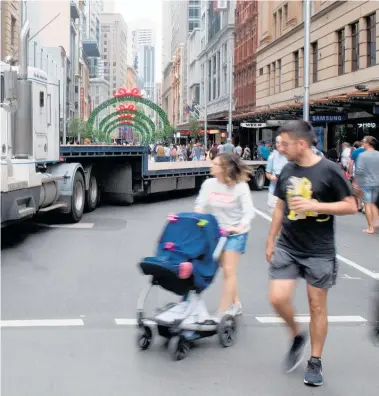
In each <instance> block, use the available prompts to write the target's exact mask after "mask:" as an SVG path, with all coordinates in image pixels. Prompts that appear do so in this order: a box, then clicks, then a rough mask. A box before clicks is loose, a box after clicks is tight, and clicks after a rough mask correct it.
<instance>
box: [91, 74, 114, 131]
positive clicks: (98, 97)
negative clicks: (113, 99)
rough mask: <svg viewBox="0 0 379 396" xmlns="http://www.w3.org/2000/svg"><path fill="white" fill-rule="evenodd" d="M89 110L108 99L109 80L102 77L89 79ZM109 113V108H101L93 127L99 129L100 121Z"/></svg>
mask: <svg viewBox="0 0 379 396" xmlns="http://www.w3.org/2000/svg"><path fill="white" fill-rule="evenodd" d="M90 97H91V107H90V111H92V110H93V109H94V108H96V107H97V106H99V105H100V104H101V103H103V102H105V101H106V100H108V99H109V82H108V81H107V80H105V78H103V77H95V78H91V80H90ZM109 113H110V109H109V108H106V109H104V110H102V111H101V112H100V113H99V115H98V117H96V121H95V128H96V129H99V124H100V122H101V121H102V120H103V119H104V118H105V117H106V116H107V115H109Z"/></svg>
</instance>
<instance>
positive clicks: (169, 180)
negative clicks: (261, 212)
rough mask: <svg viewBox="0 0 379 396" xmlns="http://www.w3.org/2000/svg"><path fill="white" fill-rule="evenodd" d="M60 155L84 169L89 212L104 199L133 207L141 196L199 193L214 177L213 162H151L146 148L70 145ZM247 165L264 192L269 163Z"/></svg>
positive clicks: (247, 162) (254, 162)
mask: <svg viewBox="0 0 379 396" xmlns="http://www.w3.org/2000/svg"><path fill="white" fill-rule="evenodd" d="M60 153H61V160H62V161H64V162H67V163H80V165H81V166H82V167H83V170H84V180H85V189H86V207H87V210H88V211H92V210H94V209H95V208H96V206H97V205H98V203H99V201H100V198H101V197H103V198H105V199H106V200H107V201H110V202H115V203H122V204H132V203H133V201H134V198H135V197H138V196H145V195H149V194H154V193H160V192H168V191H177V190H190V189H197V188H199V187H200V185H201V183H202V182H203V181H204V179H206V178H207V177H209V176H210V165H211V164H210V162H209V161H181V162H180V161H179V162H151V161H149V155H148V148H147V147H142V146H118V145H69V146H61V149H60ZM244 162H245V163H246V164H247V165H249V166H250V167H251V168H252V179H251V187H252V188H253V189H256V190H262V189H263V187H264V186H265V183H266V178H265V166H266V162H265V161H244Z"/></svg>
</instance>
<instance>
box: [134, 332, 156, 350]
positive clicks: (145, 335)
mask: <svg viewBox="0 0 379 396" xmlns="http://www.w3.org/2000/svg"><path fill="white" fill-rule="evenodd" d="M152 339H153V332H152V331H151V329H150V327H149V326H144V327H142V328H140V329H139V333H138V337H137V343H138V346H139V347H140V349H141V350H142V351H145V350H146V349H148V348H149V347H150V345H151V340H152Z"/></svg>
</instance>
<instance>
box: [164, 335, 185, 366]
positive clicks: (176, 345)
mask: <svg viewBox="0 0 379 396" xmlns="http://www.w3.org/2000/svg"><path fill="white" fill-rule="evenodd" d="M168 350H169V352H170V354H171V357H172V358H173V360H183V359H185V358H186V357H187V355H188V353H189V351H190V343H189V342H188V341H187V340H186V339H185V338H183V337H180V336H174V337H172V338H170V340H169V342H168Z"/></svg>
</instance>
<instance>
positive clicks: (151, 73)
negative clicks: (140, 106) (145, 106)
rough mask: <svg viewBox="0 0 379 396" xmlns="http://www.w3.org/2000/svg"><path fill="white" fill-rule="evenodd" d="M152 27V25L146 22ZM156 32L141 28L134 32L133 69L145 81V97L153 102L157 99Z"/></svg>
mask: <svg viewBox="0 0 379 396" xmlns="http://www.w3.org/2000/svg"><path fill="white" fill-rule="evenodd" d="M145 24H149V25H151V23H148V22H145ZM153 37H154V31H153V29H151V28H146V27H144V26H143V23H141V26H140V27H138V28H137V29H135V30H133V31H132V47H133V50H132V54H133V55H132V58H133V67H134V69H135V70H136V72H137V74H138V76H139V78H140V79H141V80H142V81H143V90H144V94H145V97H146V98H147V99H149V100H151V101H154V99H155V92H154V91H155V83H156V79H155V43H154V40H153Z"/></svg>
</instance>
